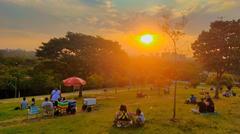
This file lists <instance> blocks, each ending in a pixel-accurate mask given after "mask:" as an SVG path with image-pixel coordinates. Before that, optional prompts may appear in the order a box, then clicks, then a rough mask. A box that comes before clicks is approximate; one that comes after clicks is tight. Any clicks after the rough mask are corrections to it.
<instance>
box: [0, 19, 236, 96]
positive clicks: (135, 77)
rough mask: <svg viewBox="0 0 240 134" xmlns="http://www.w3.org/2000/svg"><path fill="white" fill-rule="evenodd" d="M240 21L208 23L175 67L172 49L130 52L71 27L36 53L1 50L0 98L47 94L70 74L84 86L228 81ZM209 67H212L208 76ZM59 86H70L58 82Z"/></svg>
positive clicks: (234, 63)
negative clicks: (153, 52) (157, 52)
mask: <svg viewBox="0 0 240 134" xmlns="http://www.w3.org/2000/svg"><path fill="white" fill-rule="evenodd" d="M239 23H240V21H239V20H237V21H236V20H232V21H223V20H220V21H215V22H213V23H211V25H210V29H209V30H208V31H203V32H202V33H201V34H200V35H199V37H198V39H197V40H196V41H195V42H194V43H193V44H192V49H193V51H194V58H189V57H186V56H184V55H177V56H176V57H177V65H178V66H177V67H176V66H175V64H174V57H175V55H174V53H162V54H161V55H155V56H150V55H148V56H146V55H143V56H129V55H128V54H127V53H126V52H125V51H124V50H123V49H122V48H121V46H120V44H119V43H118V42H115V41H111V40H107V39H104V38H102V37H99V36H91V35H85V34H82V33H73V32H68V33H67V34H66V35H65V36H64V37H60V38H52V39H50V40H49V41H48V42H44V43H42V45H41V46H40V47H39V48H38V49H37V50H36V52H35V53H34V54H35V56H26V55H27V54H25V56H19V55H18V56H17V55H16V54H15V53H16V52H14V51H12V52H13V53H14V54H15V55H13V54H12V55H13V56H9V55H11V54H9V53H11V51H9V50H5V51H4V50H1V51H0V98H8V97H16V96H29V95H40V94H48V93H49V92H50V90H51V89H53V88H56V87H59V85H61V84H62V80H63V79H65V78H68V77H71V76H78V77H81V78H83V79H85V80H86V81H87V85H86V86H85V87H84V89H97V88H107V87H119V86H136V85H138V86H141V85H152V86H155V87H158V88H159V87H164V86H169V85H170V84H171V82H172V80H174V79H177V80H184V81H189V82H190V83H191V85H192V86H194V87H195V86H196V85H197V84H198V83H200V82H206V81H207V80H211V82H208V83H211V84H215V85H216V86H217V87H220V86H223V85H224V84H225V85H226V83H227V84H229V83H230V84H232V83H233V82H234V81H237V80H238V79H237V78H238V75H239V65H240V64H239V62H240V55H239V54H240V53H239V51H240V32H239V31H240V24H239ZM6 51H8V53H7V52H6ZM26 53H27V52H26ZM6 55H8V56H6ZM21 55H24V54H22V52H21ZM173 70H176V72H174V71H173ZM206 72H207V73H206ZM208 72H213V73H211V74H214V75H211V77H214V78H213V79H212V78H209V75H208V74H209V73H208ZM215 74H216V75H215ZM224 74H228V75H231V76H233V75H234V80H232V81H231V82H225V83H223V82H221V81H223V79H225V78H226V77H224ZM213 80H215V81H216V82H212V81H213ZM228 81H229V80H228ZM62 89H63V91H71V90H72V89H71V88H66V87H63V86H62ZM217 95H218V90H217V91H216V96H217Z"/></svg>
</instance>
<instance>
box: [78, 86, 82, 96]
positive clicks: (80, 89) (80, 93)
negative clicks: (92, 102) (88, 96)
mask: <svg viewBox="0 0 240 134" xmlns="http://www.w3.org/2000/svg"><path fill="white" fill-rule="evenodd" d="M78 97H82V87H80V88H79V92H78Z"/></svg>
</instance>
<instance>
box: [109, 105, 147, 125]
mask: <svg viewBox="0 0 240 134" xmlns="http://www.w3.org/2000/svg"><path fill="white" fill-rule="evenodd" d="M134 116H135V119H134ZM144 121H145V118H144V114H143V112H142V111H141V110H140V109H139V108H138V109H137V110H136V113H129V112H128V111H127V106H126V105H121V106H120V109H119V111H118V112H117V113H116V116H115V119H114V122H113V123H114V124H113V125H114V126H116V127H129V126H133V125H134V126H137V127H141V126H143V125H144Z"/></svg>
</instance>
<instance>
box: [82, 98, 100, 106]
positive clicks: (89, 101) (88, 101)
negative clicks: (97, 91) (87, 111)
mask: <svg viewBox="0 0 240 134" xmlns="http://www.w3.org/2000/svg"><path fill="white" fill-rule="evenodd" d="M83 104H85V105H87V106H91V105H96V104H97V101H96V98H84V99H83Z"/></svg>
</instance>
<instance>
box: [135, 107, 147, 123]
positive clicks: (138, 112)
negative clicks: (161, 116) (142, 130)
mask: <svg viewBox="0 0 240 134" xmlns="http://www.w3.org/2000/svg"><path fill="white" fill-rule="evenodd" d="M144 121H145V118H144V114H143V112H142V111H141V110H140V109H139V108H138V109H137V110H136V121H135V125H136V126H137V127H141V126H143V125H144Z"/></svg>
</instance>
